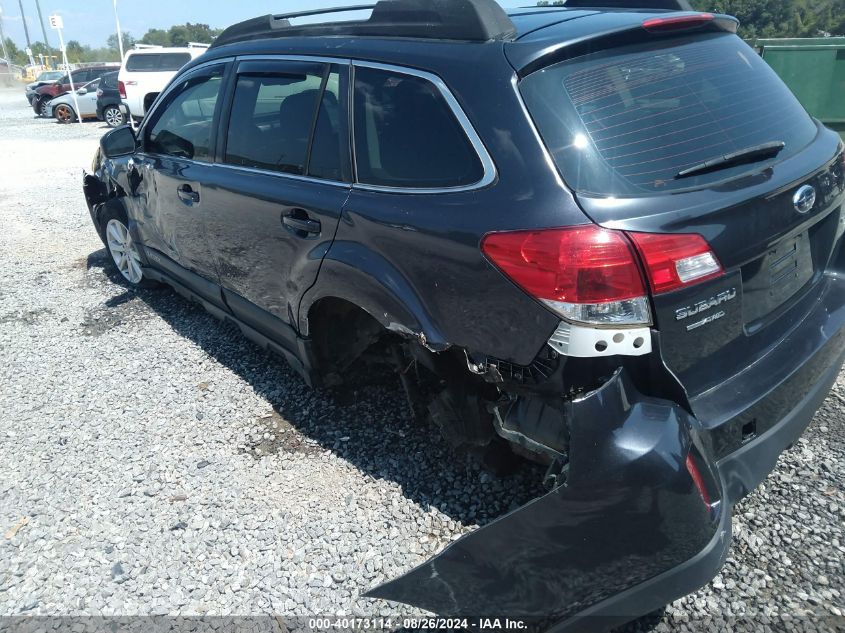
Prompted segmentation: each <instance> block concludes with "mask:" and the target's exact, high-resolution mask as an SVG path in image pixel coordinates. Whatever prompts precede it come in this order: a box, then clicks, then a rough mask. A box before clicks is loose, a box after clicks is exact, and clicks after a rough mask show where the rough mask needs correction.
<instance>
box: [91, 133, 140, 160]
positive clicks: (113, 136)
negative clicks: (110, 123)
mask: <svg viewBox="0 0 845 633" xmlns="http://www.w3.org/2000/svg"><path fill="white" fill-rule="evenodd" d="M135 146H136V140H135V132H133V131H132V128H131V127H129V126H128V125H122V126H120V127H117V128H115V129H113V130H112V131H110V132H107V133H106V134H104V135H103V138H101V139H100V149H101V150H103V154H104V155H105V156H106V158H117V157H118V156H126V155H127V154H132V153H134V152H135Z"/></svg>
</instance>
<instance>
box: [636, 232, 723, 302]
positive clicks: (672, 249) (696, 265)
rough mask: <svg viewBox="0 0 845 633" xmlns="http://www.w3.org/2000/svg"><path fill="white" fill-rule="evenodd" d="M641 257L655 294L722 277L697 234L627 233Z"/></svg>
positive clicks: (720, 267) (717, 262) (714, 256)
mask: <svg viewBox="0 0 845 633" xmlns="http://www.w3.org/2000/svg"><path fill="white" fill-rule="evenodd" d="M628 237H630V238H631V240H632V241H633V242H634V246H636V248H637V251H638V252H639V254H640V259H641V260H642V262H643V264H644V266H645V271H646V276H647V277H648V280H649V283H650V284H651V290H652V292H653V293H654V294H661V293H664V292H671V291H672V290H677V289H679V288H685V287H687V286H691V285H693V284H697V283H700V282H702V281H707V280H708V279H713V278H715V277H719V276H721V275H722V274H723V272H724V271H723V269H722V265H721V264H720V263H719V260H718V259H717V258H716V254H715V253H713V251H712V249H711V248H710V245H709V244H708V243H707V242H706V241H705V239H704V238H703V237H701V236H700V235H698V234H695V233H684V234H677V233H672V234H663V233H628Z"/></svg>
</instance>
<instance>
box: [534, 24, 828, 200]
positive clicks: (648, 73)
mask: <svg viewBox="0 0 845 633" xmlns="http://www.w3.org/2000/svg"><path fill="white" fill-rule="evenodd" d="M520 90H521V92H522V94H523V96H524V97H525V101H526V103H527V105H528V108H529V110H530V111H531V115H532V116H533V117H534V119H535V121H536V122H537V125H538V127H539V129H540V132H541V134H542V136H543V138H544V140H545V143H546V145H547V146H548V148H549V151H550V152H551V154H552V156H553V157H554V160H555V162H556V163H557V166H558V169H559V170H560V172H561V174H562V176H563V178H564V179H565V180H566V181H567V182H568V183H569V184H570V185H571V186H573V187H574V188H575V189H576V190H578V191H581V192H584V193H590V194H595V195H638V194H639V195H644V194H654V193H661V192H671V191H674V190H678V189H682V188H690V187H696V186H699V187H700V186H703V185H707V184H711V183H714V182H716V181H718V180H723V179H725V178H727V177H731V176H736V175H741V174H743V173H747V172H748V171H749V170H750V169H755V168H758V169H759V166H760V164H766V163H758V164H756V165H751V166H749V165H742V166H736V167H732V168H729V169H726V170H720V171H716V172H712V173H708V174H705V175H700V176H695V177H689V178H677V174H678V173H679V172H680V171H682V170H684V169H687V168H689V167H693V166H696V165H699V164H700V163H702V162H704V161H707V160H710V159H714V158H718V157H720V156H723V155H725V154H728V153H731V152H736V151H740V150H743V149H747V148H750V147H753V146H755V145H759V144H762V143H768V142H772V141H782V142H784V143H785V144H786V147H785V149H784V150H783V151H782V152H781V153H780V155H779V156H778V158H777V160H782V159H784V158H787V157H789V156H790V155H793V154H795V153H796V152H797V151H799V150H800V149H801V148H803V147H805V146H806V145H807V144H808V143H810V141H812V139H813V138H814V136H815V134H816V127H815V124H814V123H813V121H812V120H811V119H810V117H809V116H808V115H807V113H806V112H805V110H804V108H803V107H802V106H801V105H800V104H799V103H798V101H797V100H796V99H795V97H794V96H793V95H792V93H791V92H790V91H789V90H788V89H787V87H786V86H785V85H784V84H783V82H781V80H780V79H779V78H778V77H777V75H775V73H774V72H773V71H772V70H771V69H770V68H769V66H768V65H767V64H766V63H765V62H764V61H763V60H762V59H760V57H759V56H757V55H756V54H755V53H754V51H753V50H752V49H751V48H749V47H748V46H747V45H746V44H744V43H743V42H742V41H741V40H740V39H739V38H737V37H735V36H732V35H714V36H710V37H706V38H702V39H697V40H690V39H685V40H674V41H669V42H664V43H663V44H661V45H658V46H655V44H654V43H652V44H649V45H648V46H637V47H626V48H621V49H613V50H612V51H608V52H605V53H601V54H596V55H589V56H586V57H584V58H579V59H577V60H574V61H569V62H563V63H561V64H557V65H555V66H551V67H549V68H546V69H544V70H541V71H538V72H536V73H534V74H532V75H530V76H529V77H527V78H526V79H525V80H523V81H522V83H521V84H520Z"/></svg>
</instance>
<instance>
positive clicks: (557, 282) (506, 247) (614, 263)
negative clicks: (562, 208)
mask: <svg viewBox="0 0 845 633" xmlns="http://www.w3.org/2000/svg"><path fill="white" fill-rule="evenodd" d="M481 250H482V251H483V252H484V254H485V255H486V256H487V258H488V259H489V260H490V261H491V262H492V263H493V264H495V265H496V267H498V268H499V269H500V270H501V271H502V272H503V273H505V275H507V276H508V277H509V278H510V279H511V280H512V281H513V282H514V283H516V284H517V285H518V286H520V287H521V288H522V289H523V290H525V291H526V292H527V293H528V294H530V295H531V296H533V297H535V298H537V299H539V300H540V301H542V302H543V303H545V304H546V305H547V306H549V307H550V308H551V309H552V310H554V311H555V312H557V313H558V314H559V315H561V316H562V317H564V318H565V319H567V320H569V321H574V322H579V323H588V324H596V325H615V326H632V325H644V324H649V323H650V322H651V313H650V310H649V306H648V298H647V292H646V287H645V282H644V280H643V278H642V273H641V272H640V267H639V265H638V264H637V259H636V255H635V254H634V251H633V250H632V248H631V245H630V243H629V242H628V240H627V239H626V238H625V235H624V234H623V233H621V232H620V231H612V230H609V229H603V228H601V227H599V226H596V225H594V224H590V225H585V226H575V227H570V228H561V229H543V230H536V231H511V232H504V233H490V234H488V235H486V236H485V237H484V239H483V240H482V242H481Z"/></svg>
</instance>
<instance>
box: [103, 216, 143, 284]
mask: <svg viewBox="0 0 845 633" xmlns="http://www.w3.org/2000/svg"><path fill="white" fill-rule="evenodd" d="M100 226H102V227H103V228H102V230H103V242H105V244H106V250H107V251H108V253H109V258H110V259H111V263H112V265H113V266H114V267H115V269H116V270H117V272H118V273H119V274H120V277H121V278H122V280H123V281H124V283H126V284H127V285H129V286H132V287H134V288H147V287H150V286H155V285H156V284H155V283H153V282H152V281H151V280H148V279H145V278H144V271H143V269H142V268H141V257H140V254H139V252H138V247H137V244H136V243H135V241H134V240H133V239H132V234H131V233H130V232H129V228H128V227H129V221H128V219H127V217H126V212H125V211H124V210H123V208H121V207H120V206H119V205H110V206H107V208H106V209H104V210H103V215H102V217H101V219H100Z"/></svg>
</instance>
